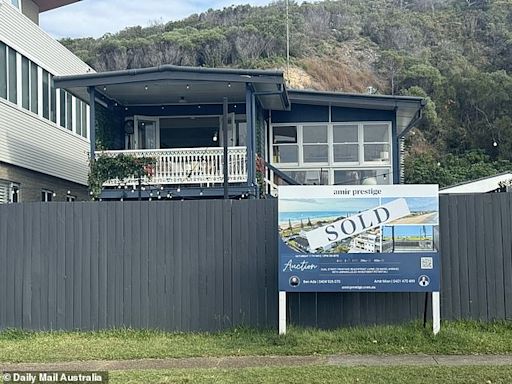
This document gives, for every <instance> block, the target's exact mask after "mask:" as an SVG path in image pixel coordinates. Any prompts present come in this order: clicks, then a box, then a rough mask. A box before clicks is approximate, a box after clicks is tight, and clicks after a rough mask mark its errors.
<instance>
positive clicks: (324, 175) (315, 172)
mask: <svg viewBox="0 0 512 384" xmlns="http://www.w3.org/2000/svg"><path fill="white" fill-rule="evenodd" d="M285 173H286V174H287V175H288V176H290V177H291V178H292V179H294V180H296V181H297V182H298V183H300V184H302V185H328V184H329V170H328V169H308V170H304V171H299V170H293V171H285ZM274 183H275V184H277V185H286V184H287V183H286V182H283V181H282V179H281V178H280V177H279V176H277V175H274Z"/></svg>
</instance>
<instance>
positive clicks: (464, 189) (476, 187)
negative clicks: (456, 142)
mask: <svg viewBox="0 0 512 384" xmlns="http://www.w3.org/2000/svg"><path fill="white" fill-rule="evenodd" d="M510 190H512V172H503V173H500V174H497V175H494V176H487V177H482V178H480V179H476V180H472V181H466V182H464V183H459V184H455V185H452V186H449V187H444V188H441V189H440V190H439V193H440V194H442V195H453V194H461V193H489V192H505V191H510Z"/></svg>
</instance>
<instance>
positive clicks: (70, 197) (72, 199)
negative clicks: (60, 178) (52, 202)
mask: <svg viewBox="0 0 512 384" xmlns="http://www.w3.org/2000/svg"><path fill="white" fill-rule="evenodd" d="M66 201H67V202H68V203H71V202H73V201H76V196H73V195H66Z"/></svg>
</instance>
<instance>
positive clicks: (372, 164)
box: [269, 121, 394, 169]
mask: <svg viewBox="0 0 512 384" xmlns="http://www.w3.org/2000/svg"><path fill="white" fill-rule="evenodd" d="M372 124H375V125H384V124H385V125H387V126H388V142H386V143H384V142H382V143H381V142H379V143H377V144H387V145H389V158H388V160H387V161H365V160H364V148H365V144H374V142H369V143H365V142H364V127H365V126H369V125H372ZM343 125H346V126H350V125H357V127H358V128H357V132H358V133H357V135H358V137H357V139H358V141H357V144H358V161H350V162H335V161H334V146H335V145H341V144H342V143H334V128H333V127H334V126H343ZM288 126H295V127H297V143H296V144H293V143H289V144H288V143H286V144H274V128H278V127H288ZM304 126H327V147H328V161H327V162H326V163H310V162H304V140H303V137H304V136H303V127H304ZM269 136H270V139H271V143H270V148H269V149H270V159H272V164H273V165H276V166H279V167H283V169H284V168H288V167H291V168H293V167H297V166H298V167H301V168H319V167H323V166H325V167H329V168H332V167H336V168H351V167H354V166H355V167H368V166H370V167H375V166H376V165H379V167H377V168H380V167H382V168H387V167H391V168H392V166H393V156H394V153H393V145H392V123H391V121H347V122H330V123H326V122H311V123H310V122H306V123H272V124H271V125H270V135H269ZM276 145H279V146H281V145H295V146H297V147H298V148H297V150H298V156H297V159H298V162H297V163H279V162H275V161H274V146H276ZM307 145H315V144H313V143H306V146H307Z"/></svg>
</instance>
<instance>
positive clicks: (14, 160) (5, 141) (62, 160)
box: [0, 99, 89, 185]
mask: <svg viewBox="0 0 512 384" xmlns="http://www.w3.org/2000/svg"><path fill="white" fill-rule="evenodd" d="M88 151H89V143H88V141H87V140H86V139H84V138H83V137H80V136H78V135H76V134H74V133H72V132H70V131H67V130H66V129H64V128H60V127H57V126H56V125H55V124H53V123H51V122H49V121H45V120H43V119H39V118H37V117H34V116H33V114H32V113H31V112H29V111H25V110H23V109H21V108H19V107H17V106H14V105H13V104H11V103H9V102H8V101H5V100H3V99H0V161H3V162H6V163H10V164H14V165H18V166H20V167H24V168H28V169H31V170H34V171H37V172H43V173H46V174H48V175H51V176H56V177H60V178H62V179H66V180H70V181H73V182H75V183H80V184H84V185H86V184H87V173H88V158H87V153H88Z"/></svg>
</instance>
